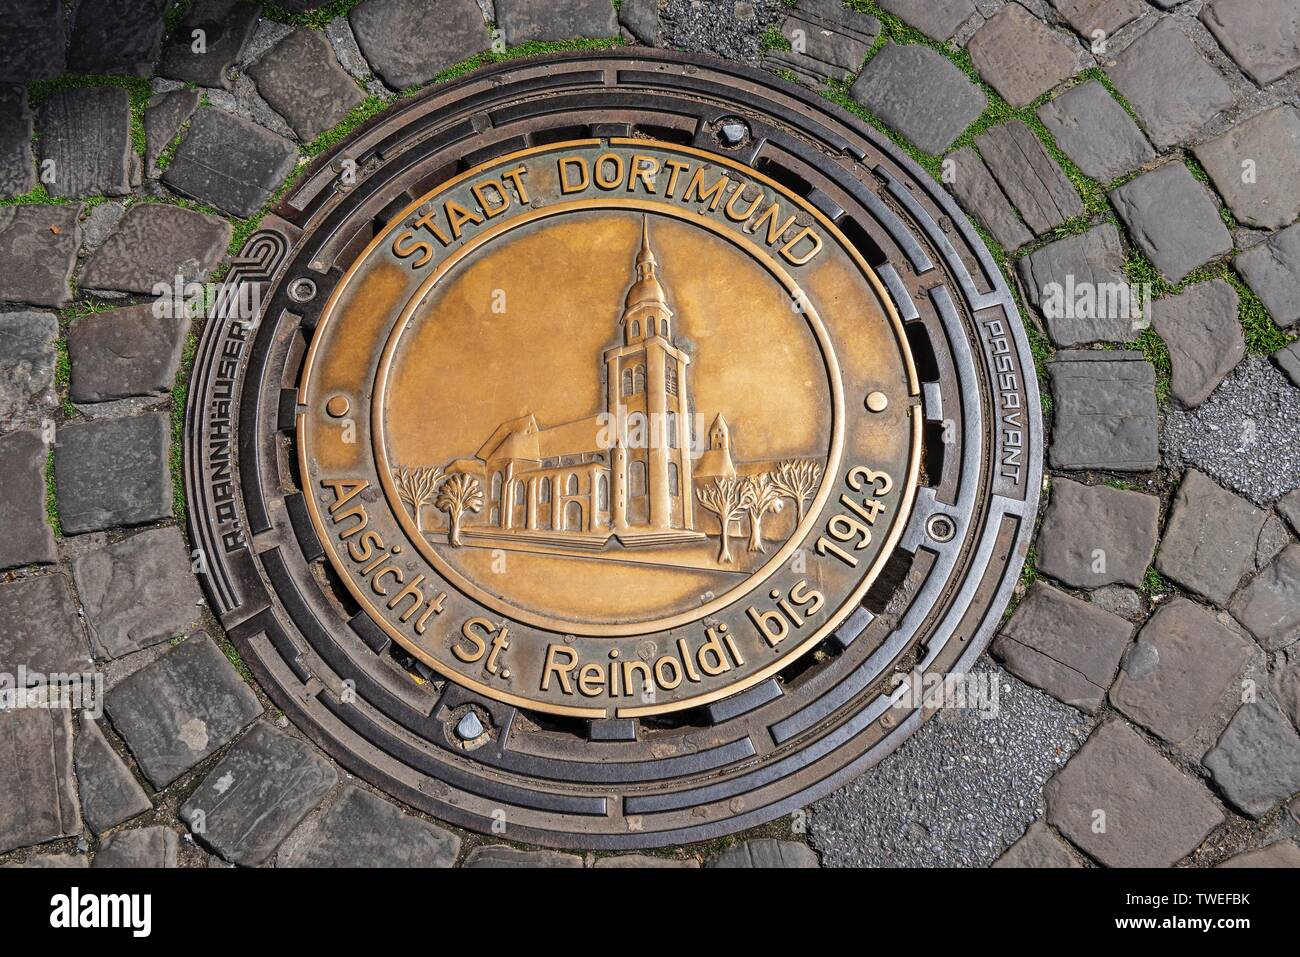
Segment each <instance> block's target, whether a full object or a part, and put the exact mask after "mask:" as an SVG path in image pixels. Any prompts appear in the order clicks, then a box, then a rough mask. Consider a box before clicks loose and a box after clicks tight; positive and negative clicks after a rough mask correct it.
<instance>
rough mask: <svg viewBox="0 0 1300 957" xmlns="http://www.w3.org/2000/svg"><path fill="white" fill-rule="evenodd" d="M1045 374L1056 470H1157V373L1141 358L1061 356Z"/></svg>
mask: <svg viewBox="0 0 1300 957" xmlns="http://www.w3.org/2000/svg"><path fill="white" fill-rule="evenodd" d="M1047 369H1048V373H1049V374H1050V376H1051V379H1052V394H1053V396H1054V398H1055V400H1056V409H1055V428H1054V429H1053V432H1052V445H1051V449H1050V451H1049V457H1050V460H1051V464H1052V466H1053V467H1054V468H1058V469H1067V470H1069V469H1092V468H1098V469H1110V470H1111V471H1115V472H1146V471H1150V470H1151V469H1154V468H1155V467H1156V466H1157V465H1158V464H1159V456H1158V452H1157V448H1156V444H1157V443H1156V420H1157V415H1156V396H1155V369H1154V368H1153V367H1152V366H1151V363H1149V362H1146V361H1145V360H1144V359H1143V358H1142V354H1141V353H1140V352H1139V353H1135V352H1080V351H1078V350H1070V351H1062V352H1058V353H1057V354H1056V358H1055V359H1053V360H1052V361H1051V362H1049V363H1048V366H1047Z"/></svg>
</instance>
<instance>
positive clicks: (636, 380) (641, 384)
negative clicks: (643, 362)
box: [632, 366, 645, 395]
mask: <svg viewBox="0 0 1300 957" xmlns="http://www.w3.org/2000/svg"><path fill="white" fill-rule="evenodd" d="M644 391H645V366H635V367H634V368H633V369H632V394H633V395H639V394H641V393H642V392H644Z"/></svg>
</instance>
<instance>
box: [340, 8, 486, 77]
mask: <svg viewBox="0 0 1300 957" xmlns="http://www.w3.org/2000/svg"><path fill="white" fill-rule="evenodd" d="M427 11H428V7H427V5H426V4H425V2H424V0H365V2H364V3H360V4H358V5H357V6H355V7H353V8H352V10H351V11H350V12H349V13H348V19H349V20H350V21H351V23H352V32H353V33H354V34H356V38H357V43H358V44H359V45H360V47H361V52H362V53H364V54H365V57H366V59H367V60H369V61H370V65H371V66H372V67H374V69H375V73H377V74H378V75H379V76H380V78H381V79H383V81H384V82H385V83H387V84H388V85H389V86H390V87H392V88H393V89H395V90H400V89H404V88H405V87H408V86H412V85H414V84H417V83H427V82H429V81H430V80H432V79H433V78H434V77H435V76H437V75H438V74H439V73H440V72H442V71H443V70H445V69H446V68H447V67H449V66H451V65H453V64H455V63H458V62H460V61H461V60H464V59H467V58H469V57H471V56H473V55H474V54H476V53H481V52H482V51H484V50H486V49H488V47H489V45H490V39H489V37H488V31H487V26H486V25H485V24H484V22H483V15H482V14H481V13H480V12H479V9H478V7H477V6H476V5H475V3H474V0H444V2H443V3H442V5H441V9H440V11H439V15H438V17H437V18H436V19H435V18H434V17H430V16H428V12H427Z"/></svg>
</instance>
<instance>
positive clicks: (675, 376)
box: [604, 216, 695, 544]
mask: <svg viewBox="0 0 1300 957" xmlns="http://www.w3.org/2000/svg"><path fill="white" fill-rule="evenodd" d="M658 269H659V262H658V260H657V259H656V258H655V254H654V249H653V248H652V246H651V244H650V222H649V217H648V216H645V217H642V220H641V243H640V248H639V250H638V251H637V254H636V259H635V262H634V270H635V272H634V277H633V280H632V285H631V288H629V289H628V292H627V297H626V298H625V299H624V302H623V314H622V316H621V317H620V319H619V332H620V340H621V341H620V344H619V345H617V346H614V347H613V348H610V349H606V350H605V354H604V360H605V371H606V377H607V378H606V383H607V411H608V413H609V416H610V421H611V422H615V423H617V435H618V448H617V449H616V450H614V453H615V454H612V455H611V463H610V464H611V469H610V471H611V482H610V484H611V516H610V523H611V524H612V525H613V528H614V531H615V533H618V534H620V538H622V539H623V540H624V542H625V544H626V543H628V542H629V541H632V540H634V539H635V537H636V533H637V532H643V533H648V534H650V535H652V536H656V537H661V536H662V533H663V532H665V531H668V530H673V529H675V530H681V531H692V530H694V528H695V512H694V501H693V499H694V486H693V484H692V476H691V448H690V447H691V433H690V397H689V393H688V391H687V376H686V367H687V366H688V365H689V364H690V361H691V359H690V356H688V355H687V354H686V353H685V352H683V351H682V350H680V349H678V348H677V346H676V345H675V343H674V338H673V337H674V333H675V329H674V326H675V324H676V317H675V315H674V314H673V311H672V309H671V308H670V307H669V305H668V297H667V295H666V293H665V292H664V288H663V285H662V284H661V283H660V282H659V274H658ZM622 533H628V534H622Z"/></svg>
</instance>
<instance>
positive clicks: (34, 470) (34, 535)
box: [0, 432, 56, 571]
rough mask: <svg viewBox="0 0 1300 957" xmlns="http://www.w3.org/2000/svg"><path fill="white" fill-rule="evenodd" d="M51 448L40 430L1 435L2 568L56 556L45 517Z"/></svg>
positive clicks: (0, 542) (41, 562) (41, 563)
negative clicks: (47, 465) (46, 486)
mask: <svg viewBox="0 0 1300 957" xmlns="http://www.w3.org/2000/svg"><path fill="white" fill-rule="evenodd" d="M48 456H49V450H48V449H47V448H46V446H45V441H44V440H43V439H42V438H41V435H40V433H38V432H14V433H13V434H12V435H4V436H0V475H3V476H4V481H3V482H0V516H3V517H4V519H3V520H4V535H3V536H0V571H3V570H4V569H8V568H17V567H19V566H22V565H48V564H49V563H51V562H53V561H54V560H55V557H56V556H55V551H54V533H53V531H52V530H51V529H50V526H49V523H48V522H47V521H46V520H45V462H46V459H47V458H48Z"/></svg>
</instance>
